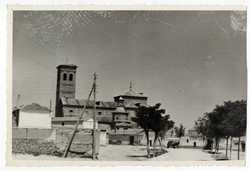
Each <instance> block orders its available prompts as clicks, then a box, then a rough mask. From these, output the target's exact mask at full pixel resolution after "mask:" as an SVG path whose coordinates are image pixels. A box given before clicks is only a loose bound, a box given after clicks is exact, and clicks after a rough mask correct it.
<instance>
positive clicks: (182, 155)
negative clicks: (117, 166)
mask: <svg viewBox="0 0 250 171" xmlns="http://www.w3.org/2000/svg"><path fill="white" fill-rule="evenodd" d="M166 150H167V152H166V153H165V154H162V155H159V156H157V157H155V158H151V159H148V158H147V148H146V147H145V146H129V145H108V146H106V147H103V146H101V147H100V151H99V156H98V160H99V161H146V160H150V161H212V160H216V159H220V158H223V156H224V154H225V151H221V152H222V154H210V153H208V152H207V151H202V150H201V149H188V148H180V149H173V148H169V149H166ZM158 151H159V149H158ZM12 157H13V159H14V160H76V161H83V160H84V161H91V160H92V159H91V158H90V157H84V158H79V157H78V158H76V157H75V158H70V157H68V158H65V159H64V158H61V157H56V156H46V155H40V156H33V155H29V154H13V155H12ZM240 159H241V160H244V159H245V153H244V152H241V153H240ZM232 160H237V151H233V152H232Z"/></svg>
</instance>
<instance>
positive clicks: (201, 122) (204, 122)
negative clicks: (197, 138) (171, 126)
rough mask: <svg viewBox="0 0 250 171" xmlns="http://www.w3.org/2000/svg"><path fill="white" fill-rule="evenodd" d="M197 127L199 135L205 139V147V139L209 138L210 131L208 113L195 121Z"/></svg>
mask: <svg viewBox="0 0 250 171" xmlns="http://www.w3.org/2000/svg"><path fill="white" fill-rule="evenodd" d="M195 123H196V124H195V129H196V131H197V133H198V134H199V135H201V139H202V141H203V149H204V148H205V147H204V141H205V140H206V139H207V132H208V123H209V121H208V118H207V116H206V115H204V116H203V117H200V118H199V119H198V120H197V121H196V122H195Z"/></svg>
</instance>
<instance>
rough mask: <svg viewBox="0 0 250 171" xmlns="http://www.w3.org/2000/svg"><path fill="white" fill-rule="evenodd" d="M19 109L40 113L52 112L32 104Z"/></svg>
mask: <svg viewBox="0 0 250 171" xmlns="http://www.w3.org/2000/svg"><path fill="white" fill-rule="evenodd" d="M19 109H20V110H39V111H48V112H50V110H49V109H48V108H47V107H45V106H41V105H39V104H38V103H30V104H28V105H24V106H21V107H20V108H19Z"/></svg>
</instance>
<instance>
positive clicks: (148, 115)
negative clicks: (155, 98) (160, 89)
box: [132, 103, 170, 158]
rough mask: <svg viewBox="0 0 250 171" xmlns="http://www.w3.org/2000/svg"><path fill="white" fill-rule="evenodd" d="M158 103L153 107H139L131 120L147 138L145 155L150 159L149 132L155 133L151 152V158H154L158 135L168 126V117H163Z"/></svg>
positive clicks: (162, 110)
mask: <svg viewBox="0 0 250 171" xmlns="http://www.w3.org/2000/svg"><path fill="white" fill-rule="evenodd" d="M160 105H161V104H160V103H157V104H156V105H155V106H153V107H151V106H150V107H145V106H139V107H138V109H137V110H136V113H135V115H136V116H135V117H134V118H132V120H133V121H134V122H136V123H137V124H138V125H139V126H140V127H141V128H142V129H143V130H144V132H145V135H146V138H147V153H148V158H150V150H149V131H150V130H153V131H154V133H155V138H154V150H153V156H155V146H156V140H157V138H158V136H159V135H160V134H159V133H160V132H161V131H162V130H163V129H164V128H166V127H168V126H167V125H168V124H169V123H168V122H169V118H170V117H169V115H165V116H163V114H164V113H165V110H164V109H160Z"/></svg>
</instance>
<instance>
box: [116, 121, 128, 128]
mask: <svg viewBox="0 0 250 171" xmlns="http://www.w3.org/2000/svg"><path fill="white" fill-rule="evenodd" d="M116 126H124V127H125V126H126V127H131V124H129V123H125V122H122V123H117V124H116Z"/></svg>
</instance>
